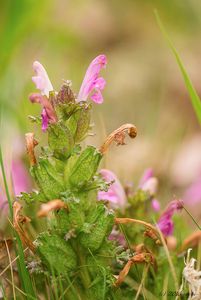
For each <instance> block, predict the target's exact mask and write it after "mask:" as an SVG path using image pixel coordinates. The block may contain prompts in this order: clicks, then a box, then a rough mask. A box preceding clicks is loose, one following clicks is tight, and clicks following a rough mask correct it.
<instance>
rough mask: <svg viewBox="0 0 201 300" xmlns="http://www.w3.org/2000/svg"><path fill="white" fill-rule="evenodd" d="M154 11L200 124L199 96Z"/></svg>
mask: <svg viewBox="0 0 201 300" xmlns="http://www.w3.org/2000/svg"><path fill="white" fill-rule="evenodd" d="M154 13H155V17H156V20H157V23H158V26H159V28H160V30H161V32H162V34H163V36H164V37H165V39H166V41H167V43H168V45H169V47H170V49H171V51H172V53H173V54H174V56H175V58H176V61H177V64H178V66H179V68H180V71H181V73H182V76H183V79H184V83H185V86H186V88H187V90H188V93H189V96H190V98H191V102H192V106H193V108H194V110H195V113H196V116H197V119H198V121H199V123H200V124H201V100H200V97H199V96H198V94H197V92H196V90H195V88H194V87H193V84H192V82H191V79H190V77H189V75H188V73H187V71H186V69H185V67H184V64H183V62H182V60H181V58H180V56H179V54H178V52H177V50H176V49H175V47H174V45H173V43H172V41H171V39H170V37H169V35H168V34H167V32H166V30H165V28H164V26H163V24H162V21H161V19H160V17H159V15H158V13H157V11H154Z"/></svg>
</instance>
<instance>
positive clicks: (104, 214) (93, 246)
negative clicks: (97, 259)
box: [79, 203, 114, 252]
mask: <svg viewBox="0 0 201 300" xmlns="http://www.w3.org/2000/svg"><path fill="white" fill-rule="evenodd" d="M87 223H88V225H90V224H91V228H93V230H91V232H89V233H87V232H86V230H85V232H82V233H81V234H80V238H79V240H80V243H81V245H82V246H83V247H85V248H86V249H88V248H89V249H90V250H91V251H93V252H94V251H97V250H98V249H99V248H100V247H101V245H102V243H103V241H104V239H107V237H108V235H109V233H110V232H111V231H112V227H113V225H114V214H113V212H112V211H108V210H107V208H106V207H105V206H104V205H103V204H102V203H99V204H98V205H97V208H96V209H94V210H92V211H91V214H90V215H88V216H87ZM89 228H90V227H89Z"/></svg>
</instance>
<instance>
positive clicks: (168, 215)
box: [157, 200, 183, 236]
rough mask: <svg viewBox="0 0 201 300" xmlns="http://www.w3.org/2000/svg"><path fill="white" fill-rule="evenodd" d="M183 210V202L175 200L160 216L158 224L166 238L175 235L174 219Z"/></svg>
mask: <svg viewBox="0 0 201 300" xmlns="http://www.w3.org/2000/svg"><path fill="white" fill-rule="evenodd" d="M182 208H183V201H182V200H173V201H171V202H170V203H169V204H168V206H167V207H166V209H165V211H164V212H163V213H162V215H161V216H160V218H159V220H158V223H157V224H158V227H159V228H160V230H161V232H162V233H163V234H164V236H168V235H171V234H172V233H173V230H174V223H173V220H172V217H173V215H174V214H175V213H176V212H178V211H180V210H181V209H182Z"/></svg>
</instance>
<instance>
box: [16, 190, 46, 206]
mask: <svg viewBox="0 0 201 300" xmlns="http://www.w3.org/2000/svg"><path fill="white" fill-rule="evenodd" d="M17 198H18V199H19V200H20V201H25V202H26V203H27V204H29V203H31V202H45V201H46V197H45V195H44V194H42V193H40V192H38V193H37V192H32V193H25V192H21V194H20V196H19V197H17Z"/></svg>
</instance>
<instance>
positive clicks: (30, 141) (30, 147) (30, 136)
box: [25, 132, 38, 166]
mask: <svg viewBox="0 0 201 300" xmlns="http://www.w3.org/2000/svg"><path fill="white" fill-rule="evenodd" d="M25 139H26V148H27V154H28V156H29V161H30V164H31V166H34V165H35V164H36V157H35V153H34V148H35V147H36V146H37V145H38V142H37V141H36V140H35V139H34V133H33V132H29V133H26V134H25Z"/></svg>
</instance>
